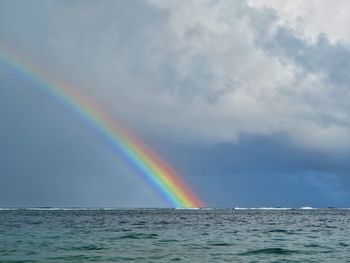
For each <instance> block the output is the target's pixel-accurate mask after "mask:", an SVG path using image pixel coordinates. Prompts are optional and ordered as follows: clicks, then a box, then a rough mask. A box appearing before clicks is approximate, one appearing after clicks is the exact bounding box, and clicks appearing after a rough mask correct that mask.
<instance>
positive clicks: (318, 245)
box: [0, 209, 350, 262]
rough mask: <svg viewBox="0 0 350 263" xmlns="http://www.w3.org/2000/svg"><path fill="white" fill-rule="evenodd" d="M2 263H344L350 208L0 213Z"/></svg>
mask: <svg viewBox="0 0 350 263" xmlns="http://www.w3.org/2000/svg"><path fill="white" fill-rule="evenodd" d="M0 261H1V262H11V261H16V262H21V261H23V262H91V261H94V262H128V261H134V262H173V261H174V262H350V210H346V209H319V210H318V209H313V210H301V209H297V210H232V209H215V210H176V209H124V210H118V209H116V210H103V209H95V210H79V209H74V210H51V209H47V210H45V209H44V210H23V209H22V210H0Z"/></svg>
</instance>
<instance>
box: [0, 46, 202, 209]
mask: <svg viewBox="0 0 350 263" xmlns="http://www.w3.org/2000/svg"><path fill="white" fill-rule="evenodd" d="M0 59H1V60H2V61H4V62H6V63H8V64H10V65H11V66H12V67H14V68H16V69H18V70H19V71H20V72H23V73H24V74H26V75H27V76H29V77H30V78H31V79H33V80H34V81H36V82H38V83H40V84H41V85H42V86H43V87H44V88H45V89H46V90H47V91H48V92H49V93H50V94H52V95H54V96H55V97H57V98H58V99H60V100H61V101H63V102H65V104H67V106H68V107H70V108H71V109H72V110H74V111H76V112H77V113H78V114H79V116H80V117H82V118H84V119H85V120H87V121H88V122H89V123H90V124H91V126H92V127H93V128H94V129H95V130H97V131H98V132H99V133H100V134H101V135H102V136H103V138H104V139H106V140H108V142H109V143H110V144H111V145H112V146H113V149H115V152H116V153H117V154H118V156H119V157H122V159H123V160H124V161H125V162H127V163H128V165H129V166H131V167H132V169H133V170H134V171H135V172H136V173H137V174H139V175H140V176H142V178H143V179H144V180H145V181H147V184H149V185H150V186H151V187H152V188H153V189H154V190H156V191H157V192H158V194H160V195H161V196H162V198H163V199H164V200H165V201H166V202H167V204H168V205H170V206H172V207H184V208H191V207H203V206H204V204H203V202H202V201H201V200H200V198H199V197H198V196H197V195H196V194H195V193H194V192H193V190H192V189H191V188H190V187H189V186H188V185H187V184H186V183H185V182H184V180H183V179H182V178H181V176H180V175H179V173H178V172H177V171H176V170H175V169H174V168H173V167H171V166H170V165H169V164H168V163H167V162H166V161H165V160H164V159H162V158H161V156H159V155H158V154H157V153H156V152H155V151H154V150H152V149H151V148H150V147H149V146H147V145H146V143H145V142H143V141H142V140H141V139H140V138H138V137H137V136H135V135H134V134H133V133H132V132H130V131H129V130H127V129H126V128H125V127H123V126H121V125H120V123H116V122H115V120H113V119H112V118H111V117H110V116H108V115H107V114H106V113H105V112H104V111H103V110H102V108H101V107H99V106H98V105H97V104H96V103H95V102H94V101H93V100H92V99H90V98H89V97H87V96H85V95H83V94H81V93H79V92H78V89H76V88H73V87H71V86H70V85H69V84H68V83H64V82H62V81H59V80H57V79H56V78H54V77H53V76H51V75H50V74H48V73H46V72H45V71H44V70H42V69H40V68H39V67H37V66H36V65H35V64H34V63H32V62H31V61H29V60H27V59H25V58H24V57H22V56H20V55H18V54H17V53H15V52H11V51H10V50H9V49H7V48H6V49H5V48H1V47H0Z"/></svg>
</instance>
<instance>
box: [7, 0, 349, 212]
mask: <svg viewBox="0 0 350 263" xmlns="http://www.w3.org/2000/svg"><path fill="white" fill-rule="evenodd" d="M349 12H350V2H349V1H347V0H337V1H332V0H317V1H316V0H308V1H305V0H294V1H280V0H247V1H245V0H235V1H231V0H227V1H224V0H222V1H209V0H207V1H205V0H201V1H194V0H193V1H188V0H182V1H175V0H174V1H170V0H169V1H163V0H159V1H157V0H149V1H139V0H128V1H121V0H120V1H108V0H106V1H86V0H85V1H82V0H77V1H64V0H62V1H46V0H32V1H17V0H0V49H1V47H3V46H5V45H6V46H10V47H11V49H12V50H14V51H15V52H16V53H18V54H21V56H24V57H26V58H28V59H29V60H31V61H32V62H33V63H35V64H36V65H37V66H38V67H40V68H43V69H45V70H46V71H47V72H49V73H50V74H53V75H55V76H56V77H57V78H59V79H61V80H62V81H65V82H68V83H71V85H73V86H74V87H75V88H77V89H80V91H81V92H82V93H84V94H87V95H88V96H89V97H91V98H93V99H94V100H96V101H97V102H98V103H101V104H103V105H104V106H105V108H106V109H108V114H109V115H110V116H112V117H113V116H114V117H115V118H118V119H120V120H122V121H123V123H124V124H125V125H126V126H127V127H129V128H130V129H132V130H133V131H134V132H135V133H136V134H138V135H139V136H140V137H141V138H143V139H144V140H145V141H146V142H147V143H148V144H149V145H150V146H151V147H152V148H154V149H155V150H156V151H157V152H158V153H160V155H161V156H163V157H164V158H165V159H166V160H167V161H168V162H169V163H170V164H171V165H173V166H174V167H175V168H176V169H177V170H179V171H180V172H181V174H182V176H183V178H184V179H185V181H186V182H188V184H189V185H190V186H191V187H192V188H193V189H194V191H195V192H196V193H198V195H199V196H200V197H201V199H203V201H204V202H205V203H206V204H207V205H208V206H219V207H222V206H225V207H237V206H241V207H242V206H248V207H257V206H286V207H299V206H315V207H328V206H340V207H349V206H350V163H349V158H350V119H349V116H350V104H349V101H350V90H349V88H350V87H349V85H350V75H349V72H350V30H349V28H348V26H347V25H349V24H350V14H349ZM40 85H41V84H40V83H36V82H35V81H33V79H31V78H29V77H28V76H26V75H25V74H23V72H20V71H19V70H16V69H15V68H14V67H12V66H11V65H9V64H8V63H6V62H5V61H2V60H0V206H123V207H130V206H138V207H140V206H147V207H149V206H166V205H167V204H166V203H164V201H163V200H162V199H161V198H160V197H159V196H158V195H157V193H155V192H154V190H153V189H152V188H150V187H149V186H148V185H147V184H145V182H143V181H142V179H141V178H140V177H139V176H138V175H136V174H135V173H134V172H133V171H131V170H130V169H129V168H128V167H127V165H125V164H124V163H123V162H122V161H121V160H120V159H118V158H117V157H116V156H115V154H114V152H113V150H111V149H110V148H109V147H108V145H106V144H104V143H103V141H101V139H100V138H99V137H98V136H97V135H96V134H95V133H94V131H92V130H91V127H89V126H88V125H86V123H84V122H82V121H81V120H80V119H79V118H78V117H77V116H76V115H74V114H72V112H71V110H70V109H67V108H66V106H65V105H64V103H62V102H60V101H55V100H53V99H52V98H51V97H50V96H48V94H45V93H43V92H42V89H40Z"/></svg>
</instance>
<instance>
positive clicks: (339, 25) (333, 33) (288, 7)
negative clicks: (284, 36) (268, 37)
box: [248, 0, 350, 43]
mask: <svg viewBox="0 0 350 263" xmlns="http://www.w3.org/2000/svg"><path fill="white" fill-rule="evenodd" d="M248 3H249V5H251V6H254V7H258V8H271V9H273V10H275V11H276V12H277V14H278V24H279V25H282V26H284V27H290V28H292V29H293V30H294V31H296V32H297V33H298V35H299V36H301V37H303V38H304V39H305V40H309V41H314V40H317V38H318V36H319V35H320V34H325V35H327V38H328V39H330V41H331V42H332V43H334V42H338V41H345V42H349V38H350V34H349V33H350V32H349V29H348V28H347V27H346V26H344V25H347V24H349V23H350V16H349V10H350V3H349V1H347V0H339V1H332V0H321V1H319V0H309V1H304V0H295V1H279V0H248Z"/></svg>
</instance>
